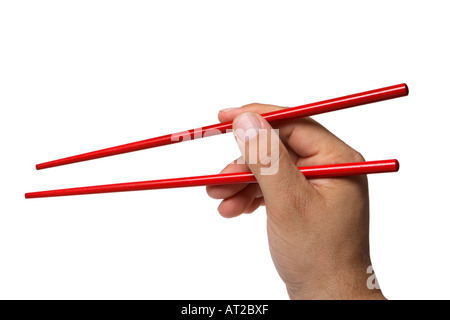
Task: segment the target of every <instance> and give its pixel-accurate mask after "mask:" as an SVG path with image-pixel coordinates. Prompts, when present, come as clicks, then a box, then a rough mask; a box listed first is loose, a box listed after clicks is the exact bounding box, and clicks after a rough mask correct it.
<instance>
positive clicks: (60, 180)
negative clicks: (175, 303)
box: [0, 0, 450, 299]
mask: <svg viewBox="0 0 450 320" xmlns="http://www.w3.org/2000/svg"><path fill="white" fill-rule="evenodd" d="M448 14H449V5H448V1H412V0H408V1H371V2H369V1H261V0H258V1H242V0H241V1H230V0H228V1H2V2H0V108H1V118H0V119H1V126H0V130H1V158H0V161H1V162H0V163H1V167H0V168H1V169H0V298H9V299H15V298H25V299H28V298H33V299H35V298H36V299H37V298H40V299H51V298H59V299H70V298H75V299H79V298H86V299H97V298H98V299H109V298H115V299H121V298H125V299H131V298H135V299H148V298H151V299H164V298H175V299H183V298H187V299H191V298H192V299H197V298H205V299H287V294H286V292H285V289H284V285H283V283H282V281H281V280H280V279H279V277H278V274H277V273H276V270H275V268H274V267H273V265H272V261H271V258H270V255H269V250H268V246H267V238H266V230H265V222H266V221H265V219H266V218H265V212H264V210H263V209H259V210H258V211H257V212H256V213H254V214H252V215H246V216H242V217H239V218H236V219H231V220H227V219H224V218H221V217H220V216H219V214H218V213H217V211H216V207H217V205H218V204H219V203H218V202H217V201H216V200H212V199H210V198H208V197H207V195H206V193H205V190H204V188H190V189H172V190H158V191H143V192H131V193H121V194H105V195H90V196H78V197H65V198H64V197H63V198H48V199H33V200H25V199H24V196H23V194H24V193H25V192H28V191H37V190H45V189H54V188H61V187H73V186H83V185H92V184H102V183H114V182H125V181H137V180H148V179H157V178H166V177H179V176H190V175H200V174H210V173H216V172H217V171H219V170H220V169H222V167H223V166H225V165H226V164H227V163H228V162H229V161H231V160H233V159H234V158H236V157H237V156H238V155H239V151H238V148H237V146H236V145H235V142H234V139H233V137H232V136H231V135H229V134H228V135H222V136H219V137H213V138H208V139H204V140H198V141H193V142H189V143H182V144H177V145H172V146H167V147H164V148H156V149H151V150H145V151H140V152H135V153H132V154H127V155H121V156H116V157H111V158H106V159H101V160H96V161H90V162H85V163H80V164H73V165H70V166H64V167H59V168H53V169H48V170H43V171H36V170H35V169H34V165H35V164H36V163H39V162H44V161H48V160H53V159H56V158H60V157H64V156H69V155H73V154H77V153H82V152H86V151H92V150H95V149H98V148H103V147H109V146H114V145H117V144H122V143H126V142H131V141H135V140H141V139H146V138H150V137H153V136H158V135H162V134H167V133H171V132H176V131H181V130H185V129H190V128H194V127H198V126H202V125H208V124H212V123H216V122H217V118H216V114H217V112H218V110H219V109H222V108H229V107H238V106H241V105H243V104H247V103H251V102H262V103H272V104H278V105H283V106H296V105H300V104H304V103H308V102H314V101H320V100H324V99H328V98H333V97H337V96H342V95H346V94H351V93H356V92H360V91H365V90H370V89H375V88H379V87H384V86H388V85H394V84H397V83H402V82H406V83H407V84H408V85H409V87H410V96H409V97H406V98H401V99H395V100H391V101H387V102H382V103H378V104H373V105H367V106H363V107H359V108H354V109H348V110H344V111H339V112H334V113H330V114H325V115H320V116H316V117H315V119H316V120H318V121H319V122H321V123H323V124H324V125H325V126H327V127H328V128H329V129H330V130H331V131H333V132H334V133H335V134H336V135H337V136H339V137H340V138H342V139H343V140H344V141H346V142H347V143H348V144H350V145H351V146H353V147H354V148H355V149H357V150H358V151H360V152H361V153H362V154H363V155H364V156H365V158H366V159H367V160H378V159H390V158H398V159H399V160H400V162H401V169H400V172H399V173H396V174H383V175H376V176H371V177H370V178H369V179H370V180H369V181H370V191H371V247H372V261H373V264H374V268H375V271H376V272H377V276H378V280H379V282H380V285H381V288H382V289H383V292H384V293H385V295H386V296H387V297H388V298H390V299H419V298H424V299H432V298H437V299H443V298H446V299H449V298H450V292H449V290H448V287H449V286H450V278H449V276H448V266H449V265H450V257H449V255H448V250H449V247H448V245H449V243H450V233H449V223H450V215H449V214H450V212H449V206H448V199H449V194H448V192H449V188H448V185H449V182H448V181H449V178H450V174H449V172H448V170H447V167H448V159H449V150H448V142H447V138H448V135H449V134H448V115H449V112H448V110H449V108H450V106H449V99H448V95H449V93H448V92H449V84H450V83H449V76H448V75H449V74H450V66H449V56H450V49H449V41H448V39H449V31H450V20H449V18H448Z"/></svg>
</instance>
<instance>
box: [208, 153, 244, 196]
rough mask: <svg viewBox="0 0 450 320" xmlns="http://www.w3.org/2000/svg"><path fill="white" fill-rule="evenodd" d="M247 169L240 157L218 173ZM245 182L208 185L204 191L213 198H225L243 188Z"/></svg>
mask: <svg viewBox="0 0 450 320" xmlns="http://www.w3.org/2000/svg"><path fill="white" fill-rule="evenodd" d="M244 171H249V168H248V167H247V165H246V164H245V163H243V160H242V159H237V160H236V161H233V162H232V163H230V164H229V165H227V166H226V167H225V168H224V169H223V170H222V171H221V172H220V173H233V172H244ZM246 186H247V184H245V183H240V184H228V185H218V186H208V187H206V192H207V193H208V195H209V196H210V197H211V198H213V199H226V198H229V197H231V196H233V195H235V194H236V193H238V192H239V191H241V190H243V189H244V188H245V187H246Z"/></svg>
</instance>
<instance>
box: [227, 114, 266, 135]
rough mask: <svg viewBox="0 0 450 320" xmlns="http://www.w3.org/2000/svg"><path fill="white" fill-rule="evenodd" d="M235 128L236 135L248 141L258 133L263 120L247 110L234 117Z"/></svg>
mask: <svg viewBox="0 0 450 320" xmlns="http://www.w3.org/2000/svg"><path fill="white" fill-rule="evenodd" d="M233 129H234V133H235V136H236V137H237V138H238V139H239V140H240V141H241V142H246V141H249V140H250V139H252V138H253V137H255V136H257V135H258V133H259V129H261V122H259V119H258V118H257V117H256V115H254V114H253V113H249V112H246V113H242V114H240V115H239V116H238V117H237V118H236V119H234V124H233Z"/></svg>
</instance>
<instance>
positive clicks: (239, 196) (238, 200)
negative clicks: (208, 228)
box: [206, 158, 263, 218]
mask: <svg viewBox="0 0 450 320" xmlns="http://www.w3.org/2000/svg"><path fill="white" fill-rule="evenodd" d="M243 162H244V161H243V159H242V158H240V159H237V160H236V161H233V162H232V163H230V164H229V165H227V166H226V167H225V168H224V169H223V170H222V171H221V173H232V172H243V171H249V168H248V167H247V165H246V164H245V163H243ZM206 192H207V193H208V195H209V196H210V197H211V198H213V199H224V201H222V203H221V204H220V205H219V208H218V210H219V213H220V214H221V215H222V216H223V217H226V218H233V217H237V216H239V215H240V214H242V213H251V212H253V211H255V210H256V209H257V208H258V207H259V206H260V205H261V204H263V199H262V193H261V189H260V188H259V186H258V185H257V184H250V185H249V184H245V183H241V184H231V185H218V186H208V187H206Z"/></svg>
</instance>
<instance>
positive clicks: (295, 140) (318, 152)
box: [218, 103, 364, 166]
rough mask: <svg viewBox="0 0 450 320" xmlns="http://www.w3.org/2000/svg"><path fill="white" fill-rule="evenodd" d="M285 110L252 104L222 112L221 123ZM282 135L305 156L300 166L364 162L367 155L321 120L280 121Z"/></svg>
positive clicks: (288, 143) (267, 105)
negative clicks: (350, 144)
mask: <svg viewBox="0 0 450 320" xmlns="http://www.w3.org/2000/svg"><path fill="white" fill-rule="evenodd" d="M282 109H285V108H283V107H278V106H274V105H269V104H258V103H252V104H248V105H245V106H243V107H241V108H234V109H226V110H222V111H220V112H219V115H218V117H219V120H220V121H221V122H225V121H231V120H233V119H234V118H235V117H237V116H238V115H240V114H242V113H244V112H254V113H258V114H262V113H267V112H273V111H277V110H282ZM274 128H277V129H279V135H280V137H282V138H283V139H284V141H285V142H286V144H287V145H288V146H289V147H290V149H292V150H293V151H294V152H295V153H297V154H298V155H299V156H300V157H301V158H300V161H299V162H298V163H297V166H309V165H319V164H324V163H329V164H333V163H342V162H357V161H364V159H363V157H362V156H361V155H360V154H359V153H358V152H356V151H355V150H354V149H352V148H351V147H349V146H348V145H347V144H346V143H344V142H343V141H342V140H340V139H339V138H338V137H336V136H335V135H334V134H332V133H331V132H330V131H328V130H327V129H326V128H325V127H323V126H322V125H321V124H319V123H318V122H317V121H315V120H313V119H311V118H309V117H306V118H299V119H292V120H287V121H283V122H280V123H277V124H276V125H275V126H274Z"/></svg>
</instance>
